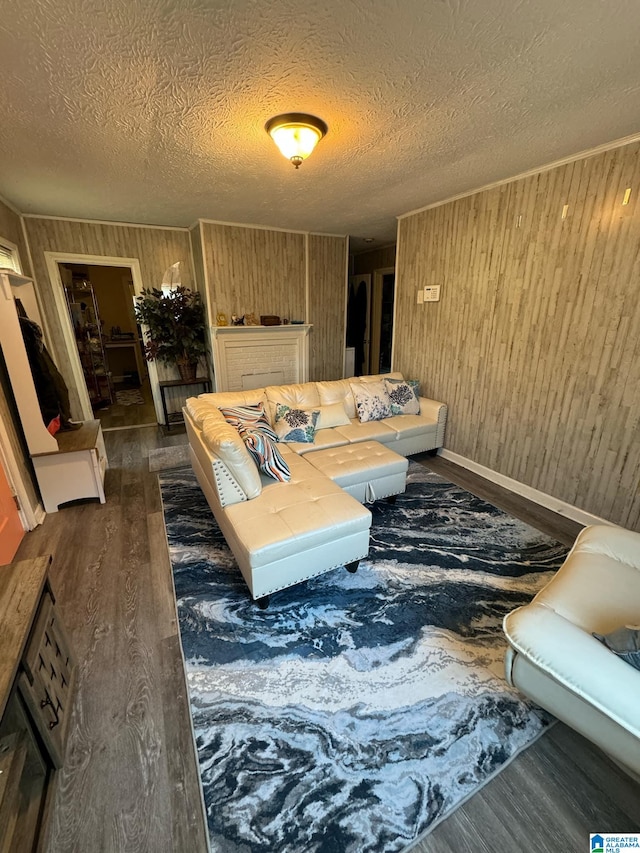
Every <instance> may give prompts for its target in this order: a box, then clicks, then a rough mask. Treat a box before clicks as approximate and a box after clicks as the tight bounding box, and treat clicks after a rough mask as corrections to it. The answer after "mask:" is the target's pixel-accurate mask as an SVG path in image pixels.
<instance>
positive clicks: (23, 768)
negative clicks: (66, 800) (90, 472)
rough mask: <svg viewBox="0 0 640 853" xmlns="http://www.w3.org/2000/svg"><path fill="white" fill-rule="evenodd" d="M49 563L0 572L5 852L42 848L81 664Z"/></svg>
mask: <svg viewBox="0 0 640 853" xmlns="http://www.w3.org/2000/svg"><path fill="white" fill-rule="evenodd" d="M50 563H51V557H49V556H45V557H37V558H35V559H32V560H23V561H21V562H17V563H11V564H10V565H9V566H4V567H2V569H0V621H1V622H2V632H1V633H0V770H2V773H1V774H0V851H2V853H5V851H13V850H15V851H19V850H35V849H36V845H37V844H38V839H39V838H40V839H41V837H42V834H43V829H44V826H45V823H46V813H47V810H48V802H49V800H50V795H51V791H52V786H51V782H52V781H53V778H54V774H55V771H56V770H57V769H58V768H60V767H61V766H62V762H63V758H64V750H65V744H66V739H67V732H68V728H69V719H70V716H71V706H72V699H73V690H74V682H75V666H74V661H73V657H72V655H71V653H70V651H69V645H68V642H67V638H66V633H65V630H64V627H63V626H62V624H61V621H60V615H59V613H58V611H57V609H56V605H55V598H54V595H53V592H52V590H51V586H50V584H49V578H48V571H49V565H50ZM37 849H40V847H39V846H38V847H37Z"/></svg>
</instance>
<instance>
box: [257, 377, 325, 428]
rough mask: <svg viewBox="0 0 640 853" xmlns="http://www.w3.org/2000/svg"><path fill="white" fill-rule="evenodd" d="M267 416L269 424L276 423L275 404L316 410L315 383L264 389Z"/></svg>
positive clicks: (317, 402)
mask: <svg viewBox="0 0 640 853" xmlns="http://www.w3.org/2000/svg"><path fill="white" fill-rule="evenodd" d="M265 395H266V398H267V401H268V415H269V419H270V420H271V423H272V424H274V423H275V421H276V404H277V403H281V404H282V405H283V406H291V408H292V409H318V408H320V396H319V394H318V389H317V388H316V383H315V382H299V383H298V384H294V385H269V386H268V387H267V388H265Z"/></svg>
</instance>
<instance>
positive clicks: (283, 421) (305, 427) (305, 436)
mask: <svg viewBox="0 0 640 853" xmlns="http://www.w3.org/2000/svg"><path fill="white" fill-rule="evenodd" d="M275 414H276V420H275V434H276V436H277V438H278V440H279V441H297V442H302V443H308V444H311V443H312V442H313V438H314V436H315V433H316V424H317V423H318V418H319V417H320V412H319V411H318V409H300V408H293V407H292V406H285V405H283V404H282V403H276V412H275Z"/></svg>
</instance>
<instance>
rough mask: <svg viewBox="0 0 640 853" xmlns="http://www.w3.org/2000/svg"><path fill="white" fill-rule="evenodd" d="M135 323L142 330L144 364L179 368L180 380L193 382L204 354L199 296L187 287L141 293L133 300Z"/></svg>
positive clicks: (202, 323)
mask: <svg viewBox="0 0 640 853" xmlns="http://www.w3.org/2000/svg"><path fill="white" fill-rule="evenodd" d="M135 312H136V320H137V322H138V323H140V324H141V325H143V326H146V327H147V328H146V329H145V337H146V341H145V345H144V354H145V357H146V359H147V361H161V362H162V363H163V364H167V365H173V364H176V365H177V366H178V370H179V371H180V378H181V379H185V380H189V379H195V378H196V371H197V368H198V361H199V360H200V358H201V357H202V356H203V355H204V354H205V353H206V351H207V348H206V344H205V320H204V309H203V305H202V301H201V299H200V294H199V293H196V292H195V291H193V290H190V289H189V288H188V287H175V288H173V289H172V290H169V291H166V292H163V291H162V290H158V289H157V288H155V287H154V288H152V289H146V288H145V289H144V290H143V291H142V294H141V295H140V296H138V297H137V298H136V306H135Z"/></svg>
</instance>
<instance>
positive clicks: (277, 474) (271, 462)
mask: <svg viewBox="0 0 640 853" xmlns="http://www.w3.org/2000/svg"><path fill="white" fill-rule="evenodd" d="M242 438H243V440H244V443H245V445H246V448H247V450H248V451H249V453H250V454H251V456H252V457H253V458H254V460H255V462H256V465H257V466H258V468H259V469H260V470H261V471H262V472H263V473H264V474H267V476H269V477H273V479H274V480H278V481H280V482H281V483H286V482H288V481H289V480H290V479H291V472H290V470H289V466H288V465H287V463H286V462H285V460H284V459H283V458H282V456H281V454H280V452H279V451H278V448H277V447H276V444H275V442H273V441H272V440H271V439H270V438H269V437H268V436H267V435H265V433H264V432H263V431H262V430H253V429H245V430H243V432H242Z"/></svg>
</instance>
